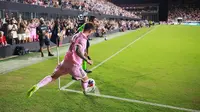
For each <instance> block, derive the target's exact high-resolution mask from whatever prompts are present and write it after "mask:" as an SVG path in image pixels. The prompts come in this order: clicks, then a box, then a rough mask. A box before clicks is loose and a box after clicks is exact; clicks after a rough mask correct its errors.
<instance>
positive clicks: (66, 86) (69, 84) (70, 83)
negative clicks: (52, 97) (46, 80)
mask: <svg viewBox="0 0 200 112" xmlns="http://www.w3.org/2000/svg"><path fill="white" fill-rule="evenodd" d="M157 27H158V26H156V27H154V28H153V29H151V30H149V31H148V32H146V33H145V34H143V35H141V36H140V37H138V38H137V39H135V40H133V41H132V42H131V43H130V44H128V45H127V46H125V47H123V48H122V49H121V50H119V51H117V52H116V53H115V54H113V55H111V56H110V57H108V58H107V59H105V60H104V61H102V62H101V63H99V64H98V65H96V66H95V67H93V68H92V69H91V70H94V69H96V68H98V67H99V66H101V65H102V64H104V63H105V62H107V61H108V60H110V59H111V58H113V57H114V56H116V55H117V54H119V53H120V52H122V51H123V50H125V49H126V48H128V47H129V46H131V45H132V44H133V43H135V42H137V41H138V40H140V39H141V38H143V37H144V36H146V35H147V34H149V33H150V32H152V31H153V30H155V29H156V28H157ZM75 82H76V81H74V80H73V81H71V82H69V83H68V84H67V85H65V86H63V87H62V89H63V88H68V87H69V86H71V85H72V84H73V83H75Z"/></svg>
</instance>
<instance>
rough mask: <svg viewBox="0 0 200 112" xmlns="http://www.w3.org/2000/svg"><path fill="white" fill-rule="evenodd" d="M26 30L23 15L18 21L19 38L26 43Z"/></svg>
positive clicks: (20, 41)
mask: <svg viewBox="0 0 200 112" xmlns="http://www.w3.org/2000/svg"><path fill="white" fill-rule="evenodd" d="M25 30H26V26H25V24H24V21H23V20H22V17H21V16H20V17H19V22H18V32H17V34H18V39H19V43H25V42H26V37H25Z"/></svg>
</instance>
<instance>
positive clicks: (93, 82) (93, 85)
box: [88, 79, 95, 87]
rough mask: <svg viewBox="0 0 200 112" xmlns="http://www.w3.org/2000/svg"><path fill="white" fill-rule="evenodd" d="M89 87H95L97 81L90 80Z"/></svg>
mask: <svg viewBox="0 0 200 112" xmlns="http://www.w3.org/2000/svg"><path fill="white" fill-rule="evenodd" d="M88 87H95V81H94V79H89V81H88Z"/></svg>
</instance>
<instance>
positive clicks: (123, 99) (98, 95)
mask: <svg viewBox="0 0 200 112" xmlns="http://www.w3.org/2000/svg"><path fill="white" fill-rule="evenodd" d="M61 90H63V91H68V92H74V93H80V94H83V92H82V91H77V90H72V89H61ZM88 95H91V96H97V97H102V98H108V99H115V100H120V101H126V102H132V103H139V104H145V105H151V106H156V107H163V108H169V109H175V110H182V111H188V112H200V110H194V109H187V108H182V107H175V106H171V105H164V104H158V103H151V102H146V101H140V100H134V99H128V98H120V97H116V96H110V95H100V94H95V93H88Z"/></svg>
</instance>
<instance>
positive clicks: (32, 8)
mask: <svg viewBox="0 0 200 112" xmlns="http://www.w3.org/2000/svg"><path fill="white" fill-rule="evenodd" d="M0 9H4V10H14V11H19V12H34V13H47V14H59V15H68V16H72V17H73V16H78V15H79V14H82V13H83V11H78V10H67V9H63V10H62V9H61V8H53V7H46V8H45V7H44V6H37V5H30V4H22V3H12V2H4V1H0ZM88 15H94V16H96V17H97V18H115V19H131V20H138V19H134V18H129V17H122V16H113V15H105V14H97V13H91V12H89V13H88Z"/></svg>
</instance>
